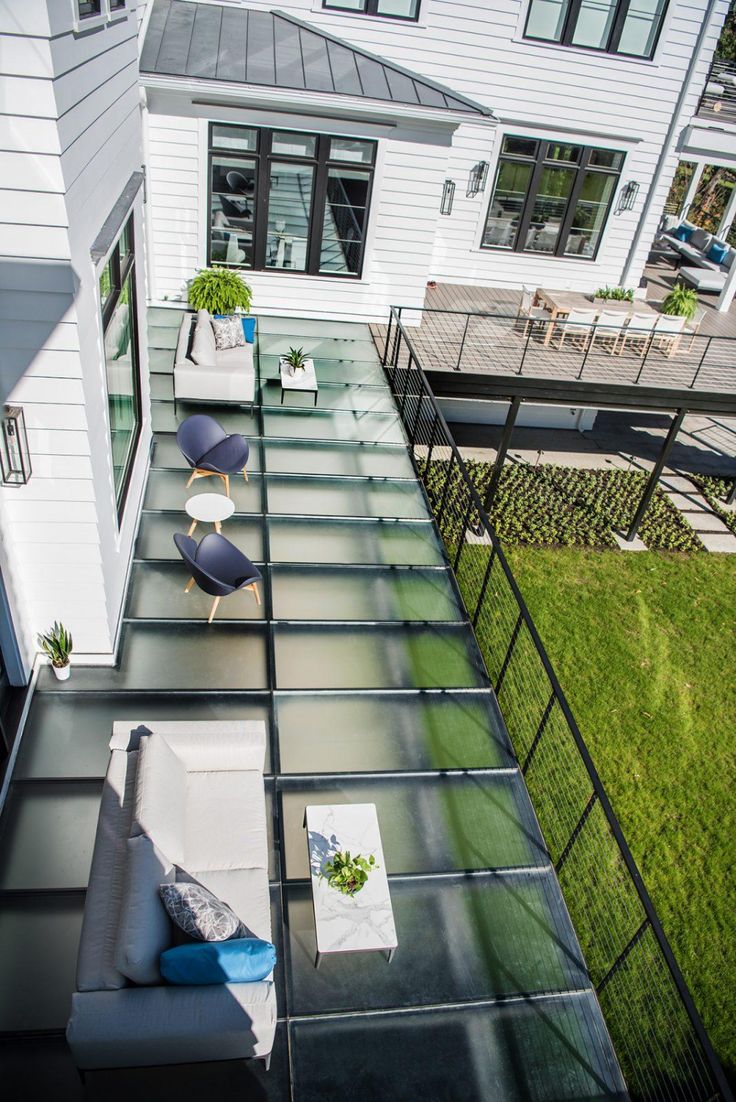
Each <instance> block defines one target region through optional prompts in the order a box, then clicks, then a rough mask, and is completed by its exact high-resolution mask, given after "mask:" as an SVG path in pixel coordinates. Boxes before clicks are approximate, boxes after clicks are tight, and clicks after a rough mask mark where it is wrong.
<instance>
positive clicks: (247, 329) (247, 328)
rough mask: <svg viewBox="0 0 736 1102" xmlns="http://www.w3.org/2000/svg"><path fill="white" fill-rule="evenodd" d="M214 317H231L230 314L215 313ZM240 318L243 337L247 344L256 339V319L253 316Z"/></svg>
mask: <svg viewBox="0 0 736 1102" xmlns="http://www.w3.org/2000/svg"><path fill="white" fill-rule="evenodd" d="M215 317H216V318H218V319H219V318H229V317H232V315H231V314H215ZM240 320H241V322H242V323H243V336H244V337H245V340H246V343H247V344H253V343H254V341H255V339H256V319H255V318H246V317H242V318H241V319H240Z"/></svg>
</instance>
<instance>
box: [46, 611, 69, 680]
mask: <svg viewBox="0 0 736 1102" xmlns="http://www.w3.org/2000/svg"><path fill="white" fill-rule="evenodd" d="M38 645H39V647H40V648H41V650H42V651H43V653H44V654H45V655H46V657H47V658H49V659H50V660H51V665H52V666H55V667H56V669H57V670H61V669H63V668H64V666H68V665H69V655H70V654H71V653H72V648H73V640H72V637H71V633H70V632H68V631H67V630H66V628H65V627H64V625H63V624H59V623H57V622H56V621H54V626H53V627H52V628H51V629H50V630H49V631H47V632H45V634H39V636H38Z"/></svg>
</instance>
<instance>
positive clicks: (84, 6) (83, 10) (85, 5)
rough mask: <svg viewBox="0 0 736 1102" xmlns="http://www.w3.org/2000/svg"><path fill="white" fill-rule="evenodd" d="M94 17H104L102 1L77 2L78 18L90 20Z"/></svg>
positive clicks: (87, 0)
mask: <svg viewBox="0 0 736 1102" xmlns="http://www.w3.org/2000/svg"><path fill="white" fill-rule="evenodd" d="M93 15H104V12H103V10H102V0H77V16H78V18H79V19H89V18H90V16H93Z"/></svg>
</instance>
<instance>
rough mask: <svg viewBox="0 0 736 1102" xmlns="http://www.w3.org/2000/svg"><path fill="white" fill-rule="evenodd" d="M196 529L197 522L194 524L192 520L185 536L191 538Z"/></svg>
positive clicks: (194, 521)
mask: <svg viewBox="0 0 736 1102" xmlns="http://www.w3.org/2000/svg"><path fill="white" fill-rule="evenodd" d="M196 528H197V522H196V520H193V521H192V523H191V524H190V525H189V531H188V532H187V535H188V536H193V535H194V533H195V531H196Z"/></svg>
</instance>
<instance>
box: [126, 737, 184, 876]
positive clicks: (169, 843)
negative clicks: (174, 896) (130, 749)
mask: <svg viewBox="0 0 736 1102" xmlns="http://www.w3.org/2000/svg"><path fill="white" fill-rule="evenodd" d="M186 803H187V773H186V770H185V768H184V763H183V762H182V761H181V759H180V758H179V757H177V755H176V754H175V753H174V751H173V750H172V749H171V747H170V746H169V744H168V742H167V741H166V739H165V738H163V737H162V736H161V735H157V734H152V735H146V736H145V737H144V738H142V739H141V740H140V749H139V751H138V774H137V776H136V784H135V799H134V802H133V823H132V827H131V831H130V833H131V836H133V837H135V836H136V835H138V834H147V835H148V836H149V838H152V839H153V841H154V842H155V843H156V845H157V846H158V847H159V849H160V850H161V851H162V852H163V853H165V854H167V856H168V857H169V858H170V859H171V860H172V861H173V862H174V864H177V865H180V864H181V863H182V861H183V859H184V819H185V809H186Z"/></svg>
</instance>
